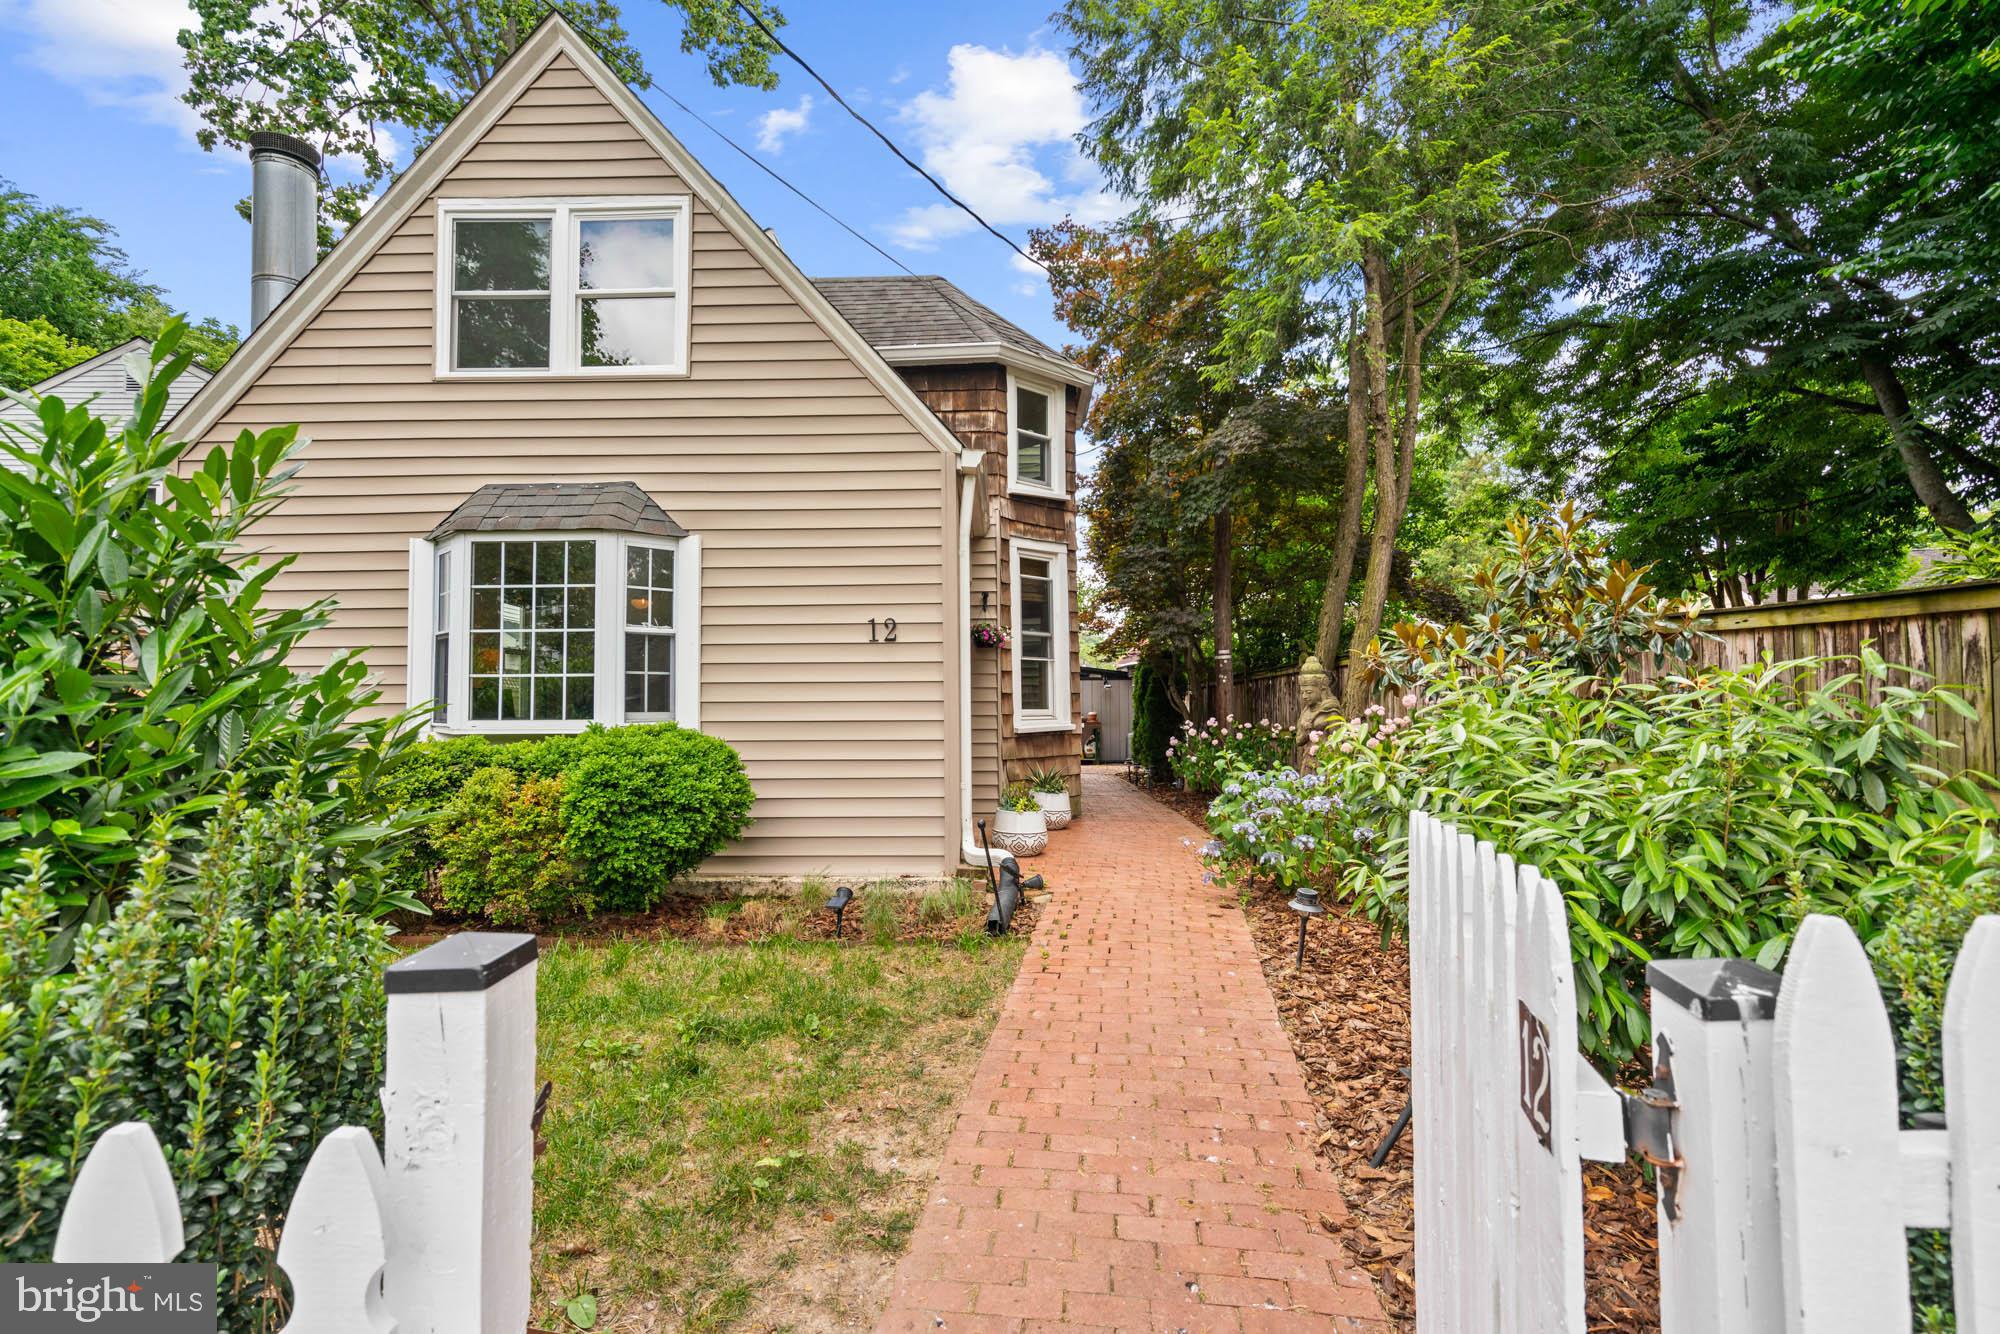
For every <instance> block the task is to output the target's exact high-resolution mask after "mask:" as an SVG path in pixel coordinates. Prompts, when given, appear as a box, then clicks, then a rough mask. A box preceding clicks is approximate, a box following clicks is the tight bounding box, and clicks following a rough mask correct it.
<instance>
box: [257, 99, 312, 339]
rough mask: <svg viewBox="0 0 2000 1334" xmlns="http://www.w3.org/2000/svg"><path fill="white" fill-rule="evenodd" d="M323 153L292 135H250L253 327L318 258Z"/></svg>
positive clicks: (281, 299) (288, 293) (283, 297)
mask: <svg viewBox="0 0 2000 1334" xmlns="http://www.w3.org/2000/svg"><path fill="white" fill-rule="evenodd" d="M319 162H320V157H319V150H318V149H317V148H314V147H313V146H312V145H311V144H309V143H307V142H306V141H305V140H303V139H295V138H293V137H292V136H291V135H289V134H273V133H271V132H270V131H268V130H260V131H258V132H257V133H255V134H253V135H251V136H250V327H251V328H253V329H254V328H256V327H257V326H258V325H260V324H262V323H263V322H264V317H265V316H267V315H269V314H270V313H271V312H272V311H274V310H276V309H277V308H278V303H279V302H281V301H283V300H284V299H285V298H286V297H287V296H289V295H291V291H292V289H293V288H294V287H297V286H298V285H299V281H300V280H301V279H303V278H304V277H305V276H306V274H307V273H308V272H310V271H311V269H312V266H313V262H314V261H315V260H317V259H318V258H319Z"/></svg>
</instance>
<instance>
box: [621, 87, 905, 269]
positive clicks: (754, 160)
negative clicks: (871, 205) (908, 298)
mask: <svg viewBox="0 0 2000 1334" xmlns="http://www.w3.org/2000/svg"><path fill="white" fill-rule="evenodd" d="M653 91H655V92H657V93H659V94H660V96H662V97H664V98H666V99H667V100H668V101H669V102H672V103H673V104H674V105H675V106H677V107H679V108H680V109H681V110H682V111H685V112H686V113H687V114H688V115H690V116H692V117H694V119H695V121H696V122H697V123H698V124H699V125H700V126H701V127H702V128H703V129H704V130H707V131H708V132H709V133H710V134H712V135H714V136H715V137H716V138H718V139H720V140H722V142H723V143H725V144H728V145H729V146H730V147H731V148H733V149H735V150H736V151H737V152H738V153H741V154H742V155H743V158H744V160H745V161H747V162H749V163H750V165H751V166H753V167H755V168H757V170H759V171H761V172H763V173H764V174H765V175H766V176H769V177H770V178H771V179H772V180H774V181H776V182H777V183H778V184H780V185H782V186H784V187H785V188H786V189H787V190H790V191H791V192H792V193H793V194H795V195H797V196H798V197H799V198H801V199H803V200H805V201H806V202H807V203H808V204H811V205H812V206H813V207H814V208H816V209H818V210H819V211H820V213H821V214H822V215H824V216H825V217H827V218H830V219H832V221H833V222H834V224H835V225H836V226H838V227H839V228H840V229H841V230H842V231H844V232H846V233H847V234H848V235H849V236H851V237H853V238H854V239H855V240H857V241H859V242H861V244H863V245H865V246H867V247H868V248H869V249H870V250H872V251H874V252H875V253H876V254H878V255H880V256H881V257H882V258H883V259H886V260H888V261H889V262H890V263H891V264H894V265H895V266H896V267H897V268H899V269H901V270H902V271H903V272H904V273H907V274H909V275H910V276H911V277H912V278H914V277H916V276H917V275H916V271H915V270H913V269H911V268H910V266H909V265H907V264H905V263H903V261H902V260H900V259H897V258H896V257H895V256H894V255H892V254H890V253H889V252H888V251H886V250H884V249H883V248H882V247H881V246H879V245H876V244H875V243H874V242H873V241H871V240H869V239H868V238H867V237H866V236H863V235H862V234H861V233H860V232H858V231H856V230H854V228H852V227H850V226H848V224H847V222H846V221H845V220H844V219H843V218H841V217H840V216H839V215H838V214H836V213H834V212H833V211H832V210H831V209H829V208H827V207H826V205H824V204H822V203H820V202H819V201H818V200H817V199H814V198H813V197H812V196H811V195H809V194H807V193H806V192H805V191H803V190H801V189H799V187H798V186H796V185H793V184H792V183H791V182H790V181H788V180H786V179H785V178H784V177H783V176H781V175H779V174H778V172H777V169H776V168H774V167H772V166H770V165H769V164H767V163H766V162H764V161H763V160H762V159H761V158H758V157H755V156H753V155H752V154H751V153H750V150H748V149H746V148H745V147H743V145H742V144H739V143H737V142H736V141H735V140H734V139H731V138H730V137H729V136H728V135H726V134H724V133H723V132H722V131H721V130H718V129H716V128H715V126H713V125H711V124H709V123H708V122H707V121H706V120H703V119H702V116H701V113H700V112H698V111H696V110H695V109H694V108H693V107H691V106H689V105H688V104H687V103H685V102H683V101H681V100H680V99H679V98H678V97H675V96H674V95H673V94H672V93H670V92H668V91H667V90H666V89H664V88H662V87H660V86H659V85H658V84H655V85H653Z"/></svg>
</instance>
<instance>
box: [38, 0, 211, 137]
mask: <svg viewBox="0 0 2000 1334" xmlns="http://www.w3.org/2000/svg"><path fill="white" fill-rule="evenodd" d="M194 26H196V24H195V17H194V14H193V13H192V12H191V11H190V10H189V9H188V5H187V0H0V27H5V28H8V29H10V30H11V31H13V32H14V33H15V34H17V40H18V39H19V38H21V37H24V38H25V41H24V43H23V46H24V48H25V54H26V57H27V60H28V61H29V63H31V64H33V65H34V66H36V67H37V68H39V69H41V70H43V71H45V72H47V73H48V74H51V75H53V76H54V77H56V78H58V79H61V80H62V81H63V82H65V83H70V84H74V85H75V86H76V87H77V88H79V89H80V90H82V92H83V93H84V95H85V96H86V97H88V98H89V99H90V100H91V101H93V102H95V103H98V104H99V105H101V106H113V107H122V108H125V109H126V110H128V111H131V112H133V113H134V114H136V115H138V116H140V117H141V118H143V119H145V120H150V121H154V122H157V123H160V124H164V125H171V126H174V127H176V128H179V129H183V130H185V131H187V133H188V134H189V136H190V138H192V136H193V134H194V130H195V127H196V126H197V125H198V124H199V123H200V122H199V119H198V118H197V117H196V116H195V113H194V109H193V108H191V107H189V106H187V105H186V104H185V103H183V102H182V101H181V100H180V95H181V93H182V91H183V90H184V89H186V87H187V71H186V69H184V68H183V67H182V64H181V48H180V44H179V43H178V42H176V41H175V40H174V39H175V35H176V34H177V33H179V32H180V30H181V29H182V28H191V27H194Z"/></svg>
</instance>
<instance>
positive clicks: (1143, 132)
mask: <svg viewBox="0 0 2000 1334" xmlns="http://www.w3.org/2000/svg"><path fill="white" fill-rule="evenodd" d="M1058 21H1059V22H1060V23H1061V24H1062V26H1063V27H1064V29H1065V30H1066V31H1067V32H1068V33H1069V34H1070V35H1071V37H1072V38H1073V41H1074V50H1075V54H1076V55H1077V57H1078V58H1079V60H1080V61H1081V62H1082V65H1083V83H1084V86H1085V88H1086V89H1087V91H1088V92H1089V94H1090V96H1091V98H1092V100H1093V102H1094V105H1095V107H1096V110H1097V112H1098V117H1097V119H1096V121H1095V122H1093V124H1092V126H1091V131H1090V136H1089V140H1088V144H1089V147H1090V148H1091V150H1092V152H1093V154H1094V155H1095V157H1096V158H1097V160H1098V161H1099V162H1100V163H1101V164H1102V165H1103V167H1104V169H1105V170H1106V172H1107V174H1108V175H1109V176H1110V177H1111V179H1112V180H1113V181H1114V183H1116V184H1117V185H1118V186H1119V187H1120V188H1121V189H1123V190H1124V191H1125V192H1126V193H1128V194H1130V195H1132V196H1134V197H1136V198H1137V199H1139V201H1140V204H1139V214H1140V216H1141V217H1142V218H1145V219H1149V220H1153V221H1157V220H1159V219H1160V218H1162V217H1164V216H1166V215H1169V214H1172V215H1185V218H1186V224H1187V226H1188V227H1189V228H1190V229H1192V230H1193V231H1194V233H1195V235H1196V237H1197V243H1198V245H1199V246H1200V247H1201V249H1202V251H1203V253H1204V255H1205V256H1206V257H1207V258H1208V260H1209V261H1210V262H1212V263H1214V264H1217V265H1219V266H1220V267H1221V268H1222V269H1223V270H1225V271H1226V272H1227V274H1228V279H1229V281H1228V283H1227V285H1226V299H1225V328H1224V331H1223V336H1222V337H1221V339H1220V340H1219V342H1218V343H1217V345H1216V346H1215V347H1214V348H1213V350H1212V351H1211V353H1210V355H1209V357H1208V358H1207V359H1206V364H1205V366H1204V370H1205V371H1206V372H1207V373H1208V374H1209V375H1210V376H1211V378H1213V379H1214V380H1215V381H1216V382H1218V383H1227V382H1229V381H1230V380H1232V379H1233V378H1234V377H1236V376H1237V375H1239V374H1241V373H1242V372H1243V371H1244V370H1245V369H1247V368H1252V367H1257V366H1260V365H1264V364H1266V363H1268V362H1269V361H1270V360H1271V358H1272V357H1273V355H1274V354H1276V353H1277V352H1278V351H1279V350H1280V349H1284V348H1286V347H1287V346H1288V345H1289V344H1290V339H1291V335H1292V333H1293V331H1295V330H1297V329H1298V328H1300V327H1301V326H1302V325H1317V326H1318V327H1319V328H1320V329H1322V330H1324V331H1327V332H1325V333H1323V334H1322V338H1323V340H1324V346H1323V348H1322V352H1323V354H1324V359H1325V360H1326V361H1327V362H1328V363H1330V364H1331V365H1332V366H1333V367H1339V366H1341V365H1342V364H1344V366H1345V368H1346V375H1347V380H1348V392H1347V404H1348V411H1347V423H1346V424H1347V457H1346V461H1345V462H1346V467H1345V470H1344V471H1345V476H1346V479H1347V482H1348V483H1349V484H1347V485H1345V486H1344V487H1343V492H1344V496H1345V499H1346V502H1347V506H1348V507H1350V508H1349V510H1348V511H1347V512H1345V513H1343V516H1342V518H1343V520H1344V522H1343V523H1342V525H1341V530H1340V531H1337V532H1336V535H1335V538H1334V541H1333V543H1332V558H1331V562H1330V565H1329V568H1328V572H1327V576H1326V589H1325V594H1324V598H1323V611H1322V615H1321V617H1320V634H1319V636H1318V638H1319V640H1320V643H1321V645H1322V647H1326V648H1329V651H1331V649H1332V648H1337V637H1338V632H1339V626H1340V624H1341V620H1342V617H1341V615H1340V613H1339V609H1340V608H1342V607H1343V606H1344V605H1345V604H1346V602H1347V601H1348V591H1349V590H1348V588H1347V585H1348V583H1349V581H1350V579H1351V576H1352V561H1353V556H1352V554H1351V553H1352V551H1353V544H1352V542H1350V541H1349V540H1348V539H1349V537H1350V535H1353V536H1358V531H1357V530H1358V528H1359V525H1360V521H1361V513H1360V511H1361V507H1362V501H1361V499H1360V496H1361V488H1360V486H1358V485H1354V484H1352V483H1354V482H1355V481H1357V480H1358V479H1361V478H1363V477H1367V478H1369V479H1370V485H1371V488H1372V492H1373V496H1374V505H1373V517H1372V523H1371V524H1370V527H1369V542H1368V556H1367V561H1366V566H1365V570H1364V572H1363V578H1362V590H1361V594H1360V597H1359V600H1358V606H1357V608H1356V613H1355V617H1354V620H1355V628H1354V643H1353V644H1352V646H1351V649H1350V672H1349V677H1348V686H1347V689H1348V703H1349V705H1350V707H1353V706H1357V705H1358V704H1359V702H1360V699H1361V697H1362V694H1363V692H1365V691H1366V689H1367V687H1368V676H1367V673H1366V667H1367V662H1368V657H1367V654H1366V653H1365V652H1364V650H1365V648H1366V645H1367V644H1368V642H1369V641H1371V640H1372V639H1373V637H1374V635H1375V632H1376V630H1377V628H1378V627H1379V625H1380V621H1381V616H1382V611H1383V607H1384V605H1385V603H1386V601H1387V598H1388V595H1389V588H1390V582H1391V574H1392V567H1393V564H1394V561H1395V556H1396V535H1397V531H1398V529H1399V527H1400V525H1401V523H1402V521H1403V518H1404V516H1405V514H1406V513H1407V510H1408V507H1409V500H1410V482H1411V474H1412V471H1413V469H1414V466H1415V456H1416V451H1417V443H1418V439H1419V437H1420V435H1421V434H1422V429H1423V426H1422V422H1423V405H1424V403H1425V393H1424V370H1425V366H1426V364H1427V359H1428V358H1429V357H1430V356H1431V355H1432V353H1433V351H1434V349H1435V346H1436V344H1437V343H1438V342H1439V341H1440V340H1442V339H1445V338H1448V337H1449V335H1450V334H1451V332H1452V330H1453V328H1454V327H1455V325H1456V323H1457V322H1458V321H1459V320H1460V319H1462V317H1463V315H1464V312H1465V309H1466V307H1465V306H1463V305H1462V304H1461V300H1460V298H1461V296H1463V295H1464V294H1465V293H1466V292H1467V290H1468V289H1469V288H1470V287H1472V286H1474V285H1475V284H1476V283H1477V281H1478V279H1479V278H1480V276H1481V275H1482V274H1483V273H1484V271H1485V270H1486V268H1487V267H1488V266H1490V265H1491V264H1492V263H1494V262H1496V259H1497V255H1496V254H1495V252H1494V250H1493V246H1494V245H1495V244H1496V241H1497V239H1498V238H1499V237H1500V236H1503V235H1505V234H1508V233H1509V232H1510V231H1512V230H1514V229H1516V228H1518V227H1519V226H1520V225H1522V223H1523V221H1524V220H1532V219H1534V218H1537V217H1539V216H1540V215H1541V214H1544V213H1545V212H1546V201H1544V200H1540V199H1528V198H1523V197H1521V196H1519V194H1518V193H1517V191H1516V190H1515V188H1514V185H1513V182H1512V178H1511V176H1510V174H1509V173H1508V171H1507V170H1506V162H1507V153H1508V145H1509V144H1510V143H1511V142H1512V141H1513V140H1514V138H1515V137H1516V136H1518V134H1519V132H1520V123H1521V121H1522V120H1523V118H1526V117H1531V116H1532V115H1533V114H1535V112H1534V108H1536V107H1537V106H1539V105H1543V104H1545V103H1548V102H1551V101H1552V100H1553V89H1552V87H1551V86H1550V85H1552V84H1553V82H1554V80H1555V77H1556V75H1557V74H1558V73H1559V71H1560V64H1561V61H1560V59H1559V57H1560V55H1561V47H1560V40H1561V39H1562V38H1563V37H1564V36H1565V35H1566V33H1565V30H1564V29H1563V28H1562V27H1560V26H1558V21H1564V22H1569V23H1572V24H1573V23H1574V22H1575V19H1574V18H1573V17H1567V11H1566V10H1565V7H1563V6H1556V7H1554V9H1553V10H1551V9H1545V8H1544V7H1539V6H1519V5H1512V4H1502V3H1473V4H1459V5H1447V4H1445V3H1443V2H1442V0H1341V2H1339V3H1336V2H1335V0H1313V2H1312V3H1308V4H1307V5H1306V6H1305V7H1304V11H1303V13H1302V14H1300V15H1298V16H1297V17H1291V16H1286V17H1271V16H1268V15H1259V14H1254V13H1250V12H1246V8H1245V7H1238V6H1223V5H1219V4H1216V3H1214V2H1213V0H1070V3H1069V4H1068V6H1067V7H1066V8H1065V9H1064V11H1063V12H1062V14H1061V15H1060V16H1059V19H1058ZM1333 331H1345V336H1344V337H1343V336H1341V335H1340V334H1339V333H1335V332H1333Z"/></svg>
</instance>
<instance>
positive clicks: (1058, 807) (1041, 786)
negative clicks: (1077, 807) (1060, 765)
mask: <svg viewBox="0 0 2000 1334" xmlns="http://www.w3.org/2000/svg"><path fill="white" fill-rule="evenodd" d="M1028 789H1029V791H1031V792H1033V793H1034V794H1035V804H1036V805H1037V806H1039V807H1041V809H1042V815H1043V816H1044V817H1045V818H1046V819H1047V820H1048V822H1049V828H1050V829H1061V828H1063V827H1064V826H1066V825H1067V824H1069V822H1070V814H1071V812H1070V804H1069V777H1068V775H1066V774H1064V773H1063V771H1062V770H1060V769H1037V770H1035V771H1034V772H1033V773H1031V774H1029V775H1028Z"/></svg>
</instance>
